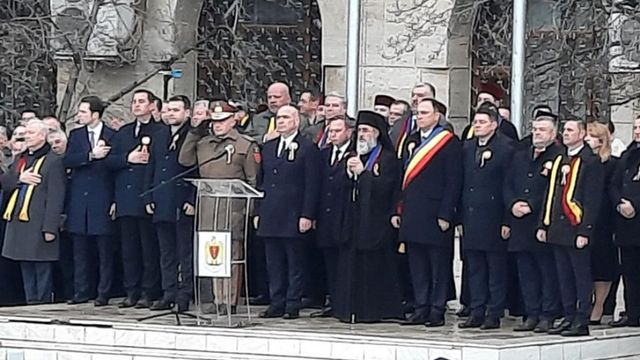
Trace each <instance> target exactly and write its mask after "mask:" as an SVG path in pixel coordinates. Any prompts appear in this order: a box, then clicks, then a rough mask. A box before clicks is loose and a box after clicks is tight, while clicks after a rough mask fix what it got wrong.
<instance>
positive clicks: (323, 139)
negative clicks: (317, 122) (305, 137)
mask: <svg viewBox="0 0 640 360" xmlns="http://www.w3.org/2000/svg"><path fill="white" fill-rule="evenodd" d="M326 129H327V127H323V128H322V129H321V130H320V132H319V133H318V135H317V136H316V144H318V148H319V149H321V150H322V149H324V148H325V147H326V146H327V137H328V136H327V134H328V131H327V130H326Z"/></svg>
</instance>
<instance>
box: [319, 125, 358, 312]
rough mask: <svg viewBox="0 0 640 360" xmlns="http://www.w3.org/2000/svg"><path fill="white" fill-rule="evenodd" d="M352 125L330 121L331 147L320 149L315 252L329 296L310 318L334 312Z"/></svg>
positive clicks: (348, 187)
mask: <svg viewBox="0 0 640 360" xmlns="http://www.w3.org/2000/svg"><path fill="white" fill-rule="evenodd" d="M352 127H353V125H352V124H350V122H349V121H347V120H346V119H343V118H335V119H333V120H331V121H330V122H329V125H328V128H329V129H328V133H329V136H328V137H329V142H330V144H331V145H330V146H327V147H326V148H324V149H323V150H321V152H320V161H321V177H322V180H321V186H320V189H321V190H320V201H319V209H318V221H317V226H316V229H317V230H316V233H315V240H316V249H317V250H315V249H314V250H315V252H314V254H315V256H317V253H318V252H321V253H322V256H323V259H324V271H325V277H326V280H327V290H328V296H327V301H325V304H324V305H325V306H324V308H323V309H322V310H321V311H320V312H316V313H312V314H311V316H312V317H328V316H331V315H332V314H333V308H332V302H333V299H335V297H336V283H337V281H338V249H339V245H340V240H341V236H342V234H341V231H342V219H343V218H344V214H345V211H346V205H347V204H346V203H345V201H344V199H345V198H347V197H348V192H349V191H350V189H351V181H350V180H349V178H348V177H347V174H346V172H345V171H344V169H345V166H346V161H347V157H348V156H347V155H349V153H350V152H351V149H352V146H351V145H352V144H351V135H352V132H353V129H352Z"/></svg>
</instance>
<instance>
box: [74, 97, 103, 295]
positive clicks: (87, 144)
mask: <svg viewBox="0 0 640 360" xmlns="http://www.w3.org/2000/svg"><path fill="white" fill-rule="evenodd" d="M104 109H105V105H104V103H103V102H102V101H101V100H100V98H98V97H96V96H87V97H85V98H82V99H80V105H79V106H78V115H77V116H76V117H77V119H78V122H79V123H81V124H83V125H85V126H83V127H81V128H78V129H75V130H73V131H71V134H70V135H69V150H68V151H67V153H66V155H65V157H64V165H65V167H66V168H68V169H71V175H70V177H71V179H70V181H69V187H68V201H67V209H66V211H67V222H66V224H65V227H66V229H67V231H68V232H69V233H71V234H72V239H73V263H74V289H75V294H74V296H73V298H72V299H71V300H70V301H69V302H70V303H72V304H78V303H83V302H86V301H88V300H89V299H90V297H91V294H93V292H94V290H95V284H92V281H91V278H92V277H93V274H95V269H96V267H94V265H93V264H95V263H96V262H95V261H96V256H95V255H94V254H97V255H98V256H97V264H98V266H97V270H98V276H97V279H98V281H97V290H98V291H97V295H98V296H97V298H96V299H95V301H94V305H95V306H104V305H107V304H108V302H109V296H110V294H109V292H110V291H111V284H112V281H113V271H114V266H115V258H114V254H115V250H116V249H115V248H114V245H113V240H112V237H111V234H112V232H113V221H112V220H111V218H110V217H109V207H110V206H111V203H112V202H113V177H112V175H111V171H110V170H109V168H107V165H106V162H105V160H104V159H105V158H106V157H107V155H108V154H109V152H110V151H111V146H110V145H109V144H110V143H111V140H112V138H113V136H114V134H115V131H113V130H111V129H109V128H108V127H107V126H106V125H105V124H104V123H103V122H102V114H103V112H104ZM92 287H93V288H92Z"/></svg>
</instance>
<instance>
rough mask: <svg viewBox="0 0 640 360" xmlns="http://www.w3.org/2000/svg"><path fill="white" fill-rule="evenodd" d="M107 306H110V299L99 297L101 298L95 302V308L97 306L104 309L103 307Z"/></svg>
mask: <svg viewBox="0 0 640 360" xmlns="http://www.w3.org/2000/svg"><path fill="white" fill-rule="evenodd" d="M107 305H109V299H108V298H101V297H99V298H96V299H95V300H94V301H93V306H95V307H103V306H107Z"/></svg>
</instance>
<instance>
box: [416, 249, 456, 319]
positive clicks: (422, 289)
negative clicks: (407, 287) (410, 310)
mask: <svg viewBox="0 0 640 360" xmlns="http://www.w3.org/2000/svg"><path fill="white" fill-rule="evenodd" d="M407 256H408V258H409V270H410V273H411V282H412V284H413V294H414V301H415V304H414V307H415V311H414V314H415V315H418V316H421V317H422V318H424V319H425V320H427V318H428V317H429V315H431V316H432V317H441V316H443V315H444V312H445V310H446V305H447V299H448V297H449V296H448V295H449V286H450V284H451V279H450V276H451V270H450V268H452V266H453V264H452V263H451V261H450V260H451V250H450V249H449V248H446V247H440V246H431V245H425V244H418V243H410V244H407Z"/></svg>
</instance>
